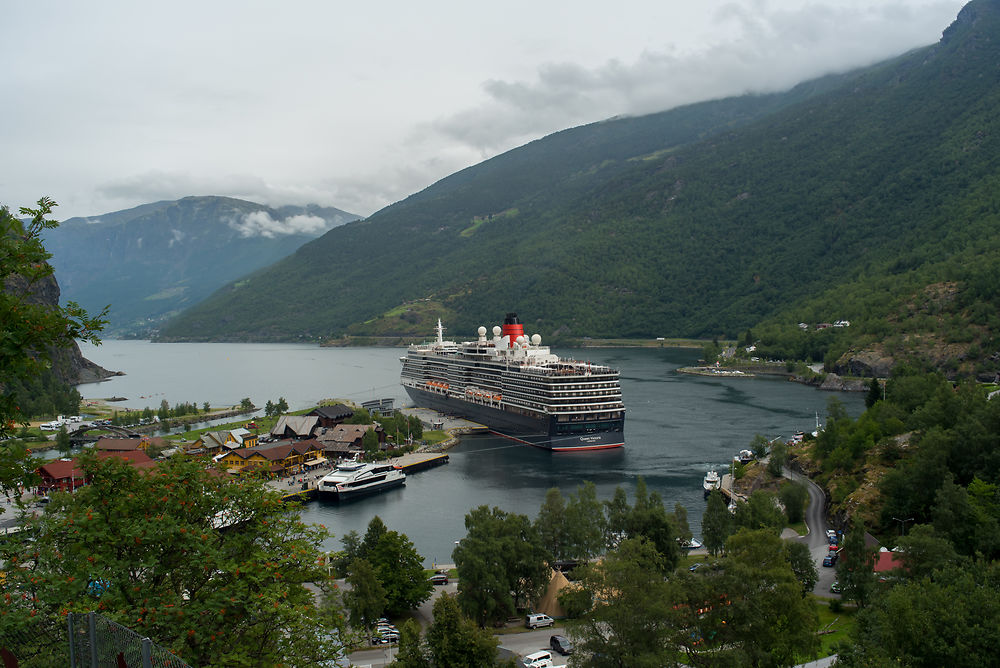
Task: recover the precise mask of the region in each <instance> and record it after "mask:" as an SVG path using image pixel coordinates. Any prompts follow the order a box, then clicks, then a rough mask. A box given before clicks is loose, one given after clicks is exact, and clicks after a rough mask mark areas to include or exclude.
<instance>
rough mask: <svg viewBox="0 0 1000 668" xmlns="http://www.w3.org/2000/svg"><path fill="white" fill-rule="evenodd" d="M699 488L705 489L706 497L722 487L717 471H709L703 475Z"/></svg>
mask: <svg viewBox="0 0 1000 668" xmlns="http://www.w3.org/2000/svg"><path fill="white" fill-rule="evenodd" d="M701 486H702V487H704V488H705V496H708V495H709V493H710V492H711V491H712V490H713V489H719V487H721V486H722V479H721V478H720V477H719V472H718V471H709V472H708V473H706V474H705V480H704V481H703V482H702V483H701Z"/></svg>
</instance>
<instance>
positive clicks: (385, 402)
mask: <svg viewBox="0 0 1000 668" xmlns="http://www.w3.org/2000/svg"><path fill="white" fill-rule="evenodd" d="M361 407H362V408H364V409H365V410H366V411H368V413H369V414H370V415H371V416H372V417H373V418H375V417H383V416H389V417H391V416H392V414H393V413H394V412H395V409H394V408H393V400H392V399H391V398H389V399H372V400H371V401H362V402H361Z"/></svg>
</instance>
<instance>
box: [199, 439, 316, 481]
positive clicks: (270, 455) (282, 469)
mask: <svg viewBox="0 0 1000 668" xmlns="http://www.w3.org/2000/svg"><path fill="white" fill-rule="evenodd" d="M215 461H216V462H218V463H219V464H221V465H222V466H224V467H225V468H227V469H228V470H229V472H230V473H232V474H239V475H248V474H249V475H254V476H260V477H264V478H276V477H281V476H284V475H290V474H297V473H301V472H303V471H305V470H308V469H311V468H314V467H316V466H319V465H320V464H322V463H324V462H326V459H325V458H324V457H323V455H322V452H321V449H320V444H319V443H318V442H317V441H315V440H308V441H285V442H283V443H275V444H271V445H266V446H265V445H259V446H256V447H253V448H238V449H236V450H230V451H229V452H222V453H220V454H218V455H216V457H215Z"/></svg>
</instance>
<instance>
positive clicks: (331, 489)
mask: <svg viewBox="0 0 1000 668" xmlns="http://www.w3.org/2000/svg"><path fill="white" fill-rule="evenodd" d="M405 482H406V474H405V473H403V472H402V471H401V470H400V469H398V468H396V467H395V466H393V465H391V464H367V463H365V462H341V463H340V464H337V466H336V468H334V469H333V472H332V473H328V474H326V475H325V476H323V477H322V478H321V479H320V481H319V487H318V489H319V495H320V497H326V498H333V499H336V500H337V501H348V500H350V499H354V498H357V497H359V496H366V495H368V494H375V493H378V492H384V491H385V490H387V489H392V488H393V487H399V486H400V485H403V484H404V483H405Z"/></svg>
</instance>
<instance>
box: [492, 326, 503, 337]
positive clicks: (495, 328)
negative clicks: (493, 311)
mask: <svg viewBox="0 0 1000 668" xmlns="http://www.w3.org/2000/svg"><path fill="white" fill-rule="evenodd" d="M502 331H503V330H502V329H500V325H493V336H500V332H502Z"/></svg>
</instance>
